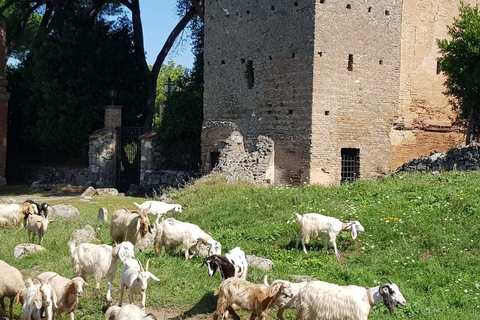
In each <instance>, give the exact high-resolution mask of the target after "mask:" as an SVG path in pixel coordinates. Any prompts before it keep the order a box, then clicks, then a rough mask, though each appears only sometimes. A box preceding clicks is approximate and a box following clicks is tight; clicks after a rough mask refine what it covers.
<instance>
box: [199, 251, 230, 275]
mask: <svg viewBox="0 0 480 320" xmlns="http://www.w3.org/2000/svg"><path fill="white" fill-rule="evenodd" d="M204 265H207V267H208V275H209V276H210V277H213V275H214V274H215V272H217V270H220V278H221V279H222V281H223V280H225V279H228V278H232V277H235V266H234V265H233V264H232V263H231V262H230V261H228V259H227V258H225V257H224V256H220V255H218V254H212V255H211V256H210V257H208V258H206V259H205V260H203V264H202V265H201V266H200V268H201V267H203V266H204Z"/></svg>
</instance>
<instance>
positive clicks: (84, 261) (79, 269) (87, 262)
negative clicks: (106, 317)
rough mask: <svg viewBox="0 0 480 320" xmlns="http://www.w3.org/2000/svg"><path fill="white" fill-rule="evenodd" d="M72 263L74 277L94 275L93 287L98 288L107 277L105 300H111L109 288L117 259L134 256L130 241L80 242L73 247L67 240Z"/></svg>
mask: <svg viewBox="0 0 480 320" xmlns="http://www.w3.org/2000/svg"><path fill="white" fill-rule="evenodd" d="M68 247H69V248H70V254H71V255H72V265H73V269H74V270H75V276H76V277H82V278H83V280H85V281H86V280H87V279H86V276H87V275H88V274H93V275H94V277H95V283H96V286H95V289H96V290H99V289H100V281H101V280H102V278H103V277H105V276H106V277H107V281H108V289H107V301H112V296H111V293H110V288H111V287H112V282H113V280H114V279H115V274H116V272H117V267H118V260H120V261H122V262H124V261H125V260H126V259H130V258H134V257H135V252H134V247H133V244H132V243H131V242H128V241H124V242H122V243H120V244H118V245H114V246H113V247H112V246H109V245H106V244H101V245H97V244H91V243H82V244H80V245H79V246H78V247H76V248H75V243H74V242H69V243H68Z"/></svg>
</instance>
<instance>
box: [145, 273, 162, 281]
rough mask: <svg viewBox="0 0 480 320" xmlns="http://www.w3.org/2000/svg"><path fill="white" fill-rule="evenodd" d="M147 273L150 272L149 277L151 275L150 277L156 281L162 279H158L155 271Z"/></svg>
mask: <svg viewBox="0 0 480 320" xmlns="http://www.w3.org/2000/svg"><path fill="white" fill-rule="evenodd" d="M147 274H148V277H149V278H152V279H153V280H155V281H160V279H158V278H157V277H156V276H155V275H154V274H153V273H151V272H147Z"/></svg>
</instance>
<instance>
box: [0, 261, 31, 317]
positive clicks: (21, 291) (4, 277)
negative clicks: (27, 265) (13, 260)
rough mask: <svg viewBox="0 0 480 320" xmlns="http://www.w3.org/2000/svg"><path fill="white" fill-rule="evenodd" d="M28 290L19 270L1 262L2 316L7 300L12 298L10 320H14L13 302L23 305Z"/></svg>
mask: <svg viewBox="0 0 480 320" xmlns="http://www.w3.org/2000/svg"><path fill="white" fill-rule="evenodd" d="M26 292H27V288H26V287H25V283H24V282H23V278H22V274H21V273H20V271H18V269H17V268H15V267H12V266H11V265H9V264H8V263H6V262H5V261H3V260H0V305H1V307H2V310H1V314H4V315H6V313H5V298H10V309H9V312H10V313H9V315H10V317H9V319H10V320H12V317H13V314H12V309H13V302H14V301H20V302H21V303H23V299H24V297H25V293H26Z"/></svg>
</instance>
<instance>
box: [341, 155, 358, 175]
mask: <svg viewBox="0 0 480 320" xmlns="http://www.w3.org/2000/svg"><path fill="white" fill-rule="evenodd" d="M341 153H342V180H341V183H344V182H346V181H348V182H352V181H355V180H357V179H358V178H360V149H346V148H344V149H342V150H341Z"/></svg>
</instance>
